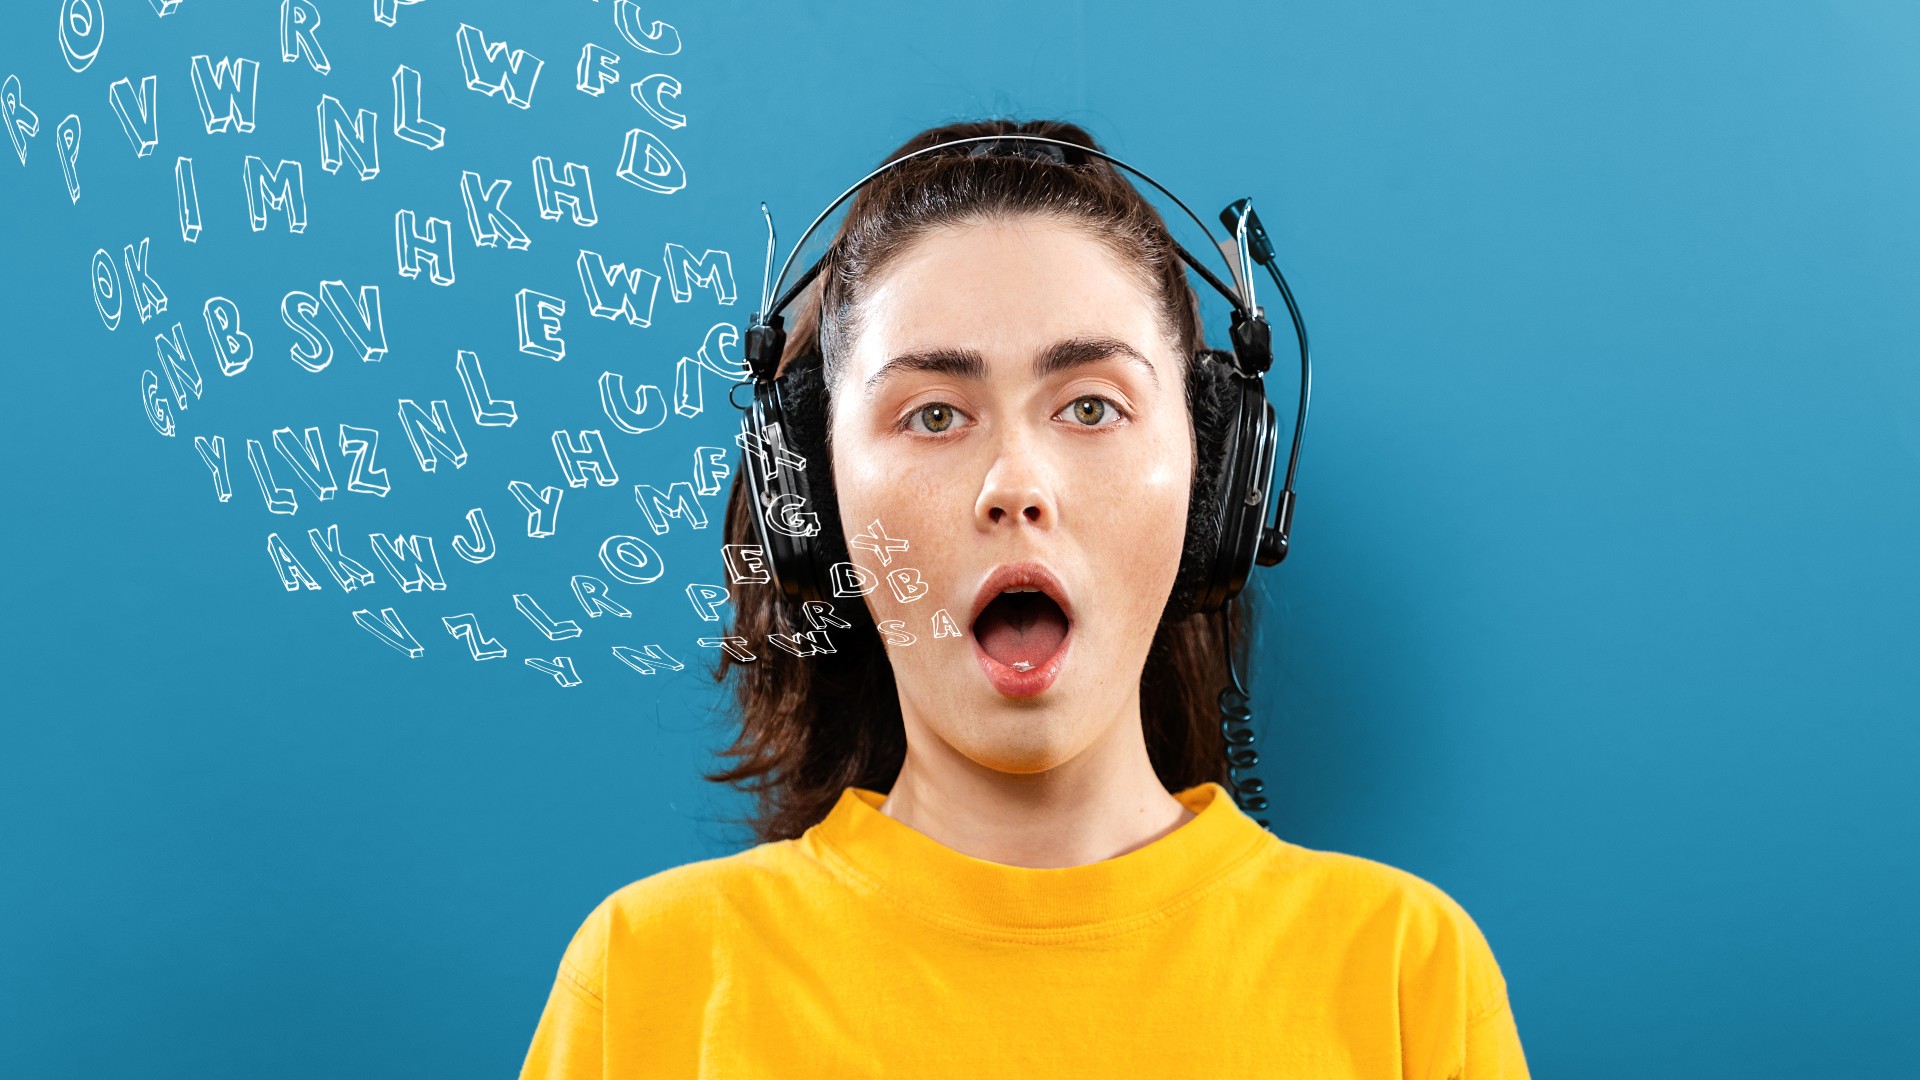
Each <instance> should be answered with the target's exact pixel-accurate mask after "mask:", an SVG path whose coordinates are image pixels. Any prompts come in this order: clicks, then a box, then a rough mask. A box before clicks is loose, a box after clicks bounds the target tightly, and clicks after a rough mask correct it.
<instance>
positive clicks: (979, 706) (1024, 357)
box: [830, 217, 1193, 831]
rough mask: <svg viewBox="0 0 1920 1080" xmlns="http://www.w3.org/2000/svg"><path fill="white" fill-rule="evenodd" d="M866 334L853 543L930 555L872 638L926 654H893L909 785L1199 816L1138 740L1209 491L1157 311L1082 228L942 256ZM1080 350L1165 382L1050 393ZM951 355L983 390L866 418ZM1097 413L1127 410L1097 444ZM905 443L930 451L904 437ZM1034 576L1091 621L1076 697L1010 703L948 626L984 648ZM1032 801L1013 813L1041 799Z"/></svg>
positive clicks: (901, 274)
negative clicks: (1060, 344) (997, 608)
mask: <svg viewBox="0 0 1920 1080" xmlns="http://www.w3.org/2000/svg"><path fill="white" fill-rule="evenodd" d="M859 315H860V319H859V321H858V323H857V325H856V326H855V327H854V328H853V329H854V336H853V337H852V339H851V340H850V341H848V342H847V344H846V349H847V352H846V355H845V356H843V357H841V358H840V359H841V362H842V365H843V367H842V370H841V371H840V372H839V374H838V381H837V382H836V384H835V386H834V389H833V396H832V401H833V406H832V416H831V418H830V423H831V425H832V430H833V449H832V453H833V467H834V472H835V477H836V489H837V493H838V496H839V501H840V519H841V524H842V527H843V528H845V529H846V531H847V535H849V536H851V535H855V534H857V533H859V532H861V531H863V530H864V529H865V528H866V527H867V525H868V524H869V523H870V522H872V521H873V520H874V519H876V518H878V519H879V520H880V521H881V522H882V523H883V525H884V526H885V528H886V530H887V532H888V533H889V534H890V535H893V536H896V537H903V538H905V539H906V540H907V541H909V543H910V544H911V545H912V546H911V548H910V550H909V551H908V552H906V553H905V554H904V555H901V556H896V557H895V564H894V565H895V566H901V565H904V566H911V567H914V568H916V569H918V570H919V571H920V574H921V577H922V578H923V580H924V581H925V582H926V584H927V586H928V587H929V589H930V590H931V591H930V592H929V594H928V595H927V596H925V597H923V598H922V599H920V600H917V601H914V602H912V603H909V604H902V603H899V602H898V601H897V600H895V598H894V596H893V595H892V592H891V590H890V589H889V588H888V587H887V586H886V584H885V583H884V581H883V582H882V584H881V585H880V586H879V587H878V588H877V589H875V590H874V591H873V592H872V593H871V594H869V595H868V597H867V603H868V606H869V608H870V609H871V610H872V612H873V616H874V618H875V619H901V620H904V621H905V622H906V624H907V629H908V630H909V631H910V632H912V633H913V634H914V636H915V637H916V638H917V639H918V640H917V641H916V643H915V644H913V645H909V646H904V647H896V646H888V649H887V654H888V658H889V659H890V660H891V662H892V664H893V670H894V677H895V682H896V683H897V685H898V688H899V693H900V702H901V711H902V714H903V717H904V720H905V724H906V731H907V739H908V746H909V749H908V764H907V767H906V768H905V769H904V770H903V772H902V783H905V782H907V781H908V780H909V778H911V777H914V776H917V777H918V782H919V783H920V784H921V785H923V786H924V787H925V788H926V789H931V788H936V787H937V788H942V789H945V790H947V791H948V792H950V794H949V796H948V797H949V798H953V799H959V798H963V797H972V796H971V795H967V796H963V795H961V794H960V793H959V791H957V790H955V789H964V790H966V791H969V792H971V793H973V794H977V795H979V796H980V798H982V799H987V800H990V799H991V798H992V796H991V795H990V794H984V793H987V792H991V791H997V790H1004V789H1006V788H1008V787H1010V786H1011V787H1013V788H1020V787H1022V785H1021V784H1020V783H1019V782H1018V781H1019V780H1020V779H1021V778H1025V779H1026V780H1028V781H1040V780H1044V781H1045V782H1047V783H1048V784H1050V785H1052V791H1051V793H1048V794H1044V795H1040V797H1042V798H1044V799H1049V800H1052V799H1060V800H1064V799H1066V798H1068V797H1069V793H1072V794H1073V796H1074V797H1077V798H1080V799H1081V800H1082V801H1085V800H1088V799H1093V800H1094V801H1096V802H1102V803H1104V804H1107V805H1108V806H1117V805H1120V804H1124V806H1125V808H1126V809H1127V810H1129V811H1132V812H1138V813H1149V814H1158V815H1160V817H1161V819H1163V820H1172V819H1173V818H1174V816H1175V815H1183V809H1182V808H1180V807H1178V805H1177V804H1175V803H1173V800H1172V799H1171V797H1170V796H1168V795H1167V794H1166V792H1165V791H1164V789H1162V788H1160V787H1159V785H1158V784H1157V783H1156V782H1154V780H1153V775H1152V772H1151V766H1150V765H1149V764H1148V761H1147V757H1146V753H1145V746H1144V739H1143V736H1142V733H1141V718H1140V696H1139V677H1140V672H1141V669H1142V667H1143V666H1144V664H1145V662H1146V654H1147V648H1148V646H1149V644H1150V643H1151V642H1152V639H1153V635H1154V630H1155V628H1156V626H1157V624H1158V622H1159V619H1160V614H1161V611H1162V610H1163V609H1164V608H1165V606H1166V600H1167V596H1168V593H1169V591H1170V590H1171V588H1172V585H1173V580H1174V576H1175V573H1176V571H1177V569H1178V565H1179V559H1180V551H1181V544H1182V541H1183V538H1184V534H1185V527H1186V518H1187V499H1188V492H1189V485H1190V483H1191V478H1192V472H1193V444H1192V438H1193V436H1192V427H1191V421H1190V419H1189V417H1188V414H1187V406H1186V401H1185V391H1184V386H1183V383H1182V377H1181V370H1182V366H1181V361H1180V358H1179V356H1178V353H1177V352H1176V350H1175V347H1174V345H1173V343H1172V342H1171V341H1169V340H1168V339H1167V333H1166V330H1165V328H1164V327H1163V326H1162V324H1161V322H1160V320H1159V318H1158V316H1157V314H1156V304H1155V303H1154V301H1153V298H1152V296H1151V295H1150V294H1149V292H1148V291H1147V289H1146V287H1145V286H1144V285H1143V284H1142V283H1141V282H1140V281H1138V280H1137V279H1136V277H1135V276H1133V274H1132V273H1131V272H1129V271H1128V270H1127V269H1126V268H1125V267H1123V266H1122V264H1120V263H1119V262H1118V261H1117V260H1116V258H1115V256H1114V255H1113V254H1112V253H1111V252H1109V251H1108V250H1107V248H1106V247H1105V246H1103V245H1102V244H1101V243H1100V242H1099V241H1097V240H1096V239H1094V238H1093V237H1091V236H1090V235H1088V234H1087V233H1086V232H1084V231H1083V230H1081V229H1080V228H1078V227H1077V226H1074V225H1071V224H1067V223H1061V222H1056V221H1051V220H1047V219H1042V218H1036V217H1025V218H1019V219H1015V220H1011V221H1007V220H1001V221H986V222H975V223H970V224H965V225H960V226H954V227H949V228H946V229H943V230H941V231H937V232H935V233H932V234H930V235H929V236H927V237H925V238H923V239H922V240H921V241H919V242H918V243H916V244H915V245H914V246H912V247H911V248H909V249H908V250H907V251H905V252H904V253H903V254H902V255H901V256H899V257H898V258H897V259H896V260H895V261H894V262H893V263H892V264H890V265H889V266H888V267H886V269H885V270H884V272H883V273H882V275H881V276H880V277H879V278H878V279H877V280H876V282H875V283H874V287H872V289H871V291H870V292H869V293H868V295H867V297H866V298H865V302H864V303H863V305H862V307H861V310H860V312H859ZM1076 336H1105V337H1112V338H1117V339H1119V340H1121V341H1124V342H1126V343H1128V344H1130V345H1132V346H1133V347H1134V348H1135V349H1137V350H1139V351H1140V352H1141V353H1143V354H1144V355H1145V356H1146V357H1147V359H1148V360H1149V361H1150V362H1151V364H1152V368H1153V373H1152V374H1149V372H1148V370H1147V369H1146V368H1144V367H1142V366H1140V365H1138V364H1135V363H1131V362H1128V361H1126V360H1124V359H1121V358H1111V359H1105V360H1101V361H1098V362H1096V363H1094V364H1090V365H1087V366H1084V367H1080V368H1076V369H1074V370H1070V371H1065V372H1060V373H1057V374H1054V375H1051V376H1047V377H1046V378H1044V379H1042V378H1039V377H1036V376H1035V375H1034V372H1033V363H1034V360H1035V358H1036V357H1037V356H1038V355H1039V354H1040V353H1041V352H1042V350H1044V349H1045V348H1046V347H1047V346H1049V345H1051V344H1053V343H1054V342H1056V341H1059V340H1061V339H1064V338H1069V337H1076ZM933 348H972V349H977V350H979V351H980V352H981V353H982V354H984V356H985V359H986V364H987V373H986V379H985V380H984V381H972V380H968V379H964V378H960V377H956V376H952V375H946V374H932V373H925V372H908V373H905V374H899V375H896V376H894V377H892V378H890V379H889V380H888V381H886V382H885V383H883V384H882V385H881V386H880V387H879V388H878V389H877V390H876V391H875V392H874V394H873V396H871V397H869V396H867V394H866V382H867V379H868V377H869V376H871V375H873V374H874V373H875V372H877V371H879V370H880V368H881V366H882V365H883V364H885V362H886V361H887V360H888V359H889V358H891V357H894V356H896V355H899V354H901V353H904V352H907V351H910V350H925V349H933ZM1156 375H1157V383H1156V380H1155V376H1156ZM1089 395H1094V396H1099V397H1103V398H1106V399H1108V401H1109V402H1110V404H1107V405H1105V406H1104V412H1103V413H1102V415H1101V417H1100V419H1099V420H1098V422H1097V423H1095V424H1094V425H1093V426H1091V427H1089V426H1086V424H1085V421H1084V420H1083V419H1082V416H1083V415H1084V414H1083V413H1082V411H1081V409H1079V408H1078V407H1076V402H1079V401H1081V400H1082V399H1084V398H1086V397H1087V396H1089ZM935 403H941V404H946V405H948V406H950V407H951V410H952V411H951V413H950V414H948V415H949V419H948V420H947V422H946V424H945V425H944V426H945V430H943V431H940V432H938V433H930V429H931V428H932V427H933V426H934V425H935V424H937V423H939V420H938V419H937V418H929V417H928V415H927V414H926V413H925V412H924V411H923V410H924V406H927V405H930V404H935ZM1116 406H1117V411H1116ZM1096 411H1098V410H1096ZM903 421H905V422H911V423H912V425H913V427H912V429H911V430H900V429H898V428H896V425H897V424H900V423H902V422H903ZM856 559H857V561H859V562H860V563H861V564H862V565H864V566H868V567H877V564H876V562H875V560H874V559H873V558H872V557H871V556H870V555H869V554H867V553H859V554H858V555H857V556H856ZM1024 559H1037V560H1039V561H1041V562H1043V563H1045V564H1046V565H1047V566H1049V567H1050V568H1051V569H1052V570H1053V571H1054V573H1055V574H1056V575H1058V576H1059V578H1060V580H1061V582H1062V583H1063V584H1064V585H1065V586H1066V589H1067V592H1068V595H1069V596H1070V597H1071V599H1072V602H1073V606H1074V613H1075V618H1074V622H1073V626H1072V632H1071V633H1072V640H1071V644H1070V648H1071V652H1070V654H1069V656H1068V659H1067V661H1066V665H1065V667H1064V669H1063V670H1062V672H1061V674H1060V677H1059V679H1058V680H1057V681H1056V682H1055V683H1054V684H1053V685H1052V686H1051V687H1050V688H1048V689H1047V690H1046V691H1045V692H1044V693H1042V694H1040V695H1038V696H1037V697H1033V698H1029V699H1011V698H1006V697H1004V696H1002V695H1001V694H1000V693H999V692H998V691H996V690H995V689H994V687H993V684H992V683H991V682H990V681H988V679H987V677H986V675H985V673H984V672H982V671H981V670H980V667H979V665H978V663H977V662H976V661H975V658H974V655H973V645H972V641H971V639H970V638H969V637H966V636H963V637H961V638H941V639H935V638H934V636H933V628H932V625H931V623H930V621H929V620H930V618H931V616H932V615H933V613H934V612H935V611H937V610H939V609H941V608H945V609H946V610H947V611H948V613H949V614H951V615H952V616H953V619H954V621H955V623H956V624H957V625H958V626H959V627H960V630H961V632H962V634H963V635H965V633H966V631H967V616H968V613H969V611H970V609H971V606H972V601H973V598H974V595H975V593H976V591H977V590H978V589H979V587H980V586H981V584H982V583H983V582H984V581H985V579H986V577H987V575H988V574H989V573H991V571H992V570H993V568H994V567H995V566H998V565H1000V564H1002V563H1011V562H1018V561H1021V560H1024ZM1143 776H1144V779H1143ZM1026 789H1027V790H1026V791H1025V794H1023V795H1020V796H1016V797H1014V798H1012V799H1010V800H1009V801H1007V802H1006V803H1005V804H1003V805H1005V806H1006V807H1009V808H1013V807H1017V806H1019V805H1020V800H1021V799H1029V800H1030V799H1031V798H1033V797H1035V796H1036V795H1039V794H1040V793H1037V792H1035V791H1033V790H1032V785H1031V783H1029V784H1028V785H1026ZM1096 792H1097V793H1098V795H1097V797H1096V796H1095V794H1094V793H1096ZM894 794H895V796H896V797H897V796H899V795H901V787H900V785H896V788H895V792H894ZM923 802H924V799H923ZM1008 812H1009V813H1011V812H1012V810H1011V809H1009V811H1008ZM1181 819H1182V820H1184V816H1182V818H1181ZM923 831H927V830H924V829H923Z"/></svg>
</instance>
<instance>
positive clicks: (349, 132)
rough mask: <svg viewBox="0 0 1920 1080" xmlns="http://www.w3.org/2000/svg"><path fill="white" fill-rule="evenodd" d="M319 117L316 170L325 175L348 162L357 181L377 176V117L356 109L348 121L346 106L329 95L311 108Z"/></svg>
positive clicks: (378, 120)
mask: <svg viewBox="0 0 1920 1080" xmlns="http://www.w3.org/2000/svg"><path fill="white" fill-rule="evenodd" d="M314 112H316V113H317V114H318V115H319V117H320V167H321V168H322V169H325V170H326V171H327V172H329V173H337V172H339V171H340V166H341V164H342V163H343V162H344V163H350V164H352V165H353V171H354V172H356V173H358V174H359V176H360V179H362V180H371V179H373V178H374V177H376V176H379V175H380V115H379V114H378V113H376V112H374V111H373V110H372V109H356V110H354V115H353V118H352V119H348V117H347V109H346V106H344V105H342V104H340V99H339V98H336V97H334V96H333V95H332V94H321V95H320V104H319V105H318V106H317V107H316V108H315V109H314Z"/></svg>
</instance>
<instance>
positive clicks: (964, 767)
mask: <svg viewBox="0 0 1920 1080" xmlns="http://www.w3.org/2000/svg"><path fill="white" fill-rule="evenodd" d="M902 704H903V708H902V715H903V719H904V721H905V723H906V732H907V755H906V760H905V762H904V763H903V764H902V766H901V768H900V775H899V777H898V778H896V779H895V780H894V782H893V787H892V790H891V791H889V792H888V794H887V798H886V800H885V801H883V802H882V803H881V804H880V812H881V813H883V814H885V815H887V816H888V817H891V818H893V819H895V820H897V821H899V822H900V823H901V824H904V825H906V826H908V827H909V828H912V829H913V830H914V831H916V832H919V833H921V834H923V835H925V836H927V837H930V838H931V839H933V840H936V841H938V842H940V843H941V844H943V845H945V846H947V847H949V848H952V849H953V850H955V851H958V852H960V853H962V854H964V855H971V856H973V857H974V858H977V859H985V860H987V861H989V862H996V863H1002V864H1005V865H1008V866H1024V867H1033V868H1059V867H1069V866H1083V865H1086V864H1088V863H1095V862H1100V861H1102V860H1104V859H1111V858H1115V857H1117V856H1120V855H1124V854H1126V853H1127V852H1129V851H1133V850H1134V849H1136V848H1140V847H1144V846H1146V845H1147V844H1150V843H1152V842H1153V841H1155V840H1157V839H1159V838H1160V837H1162V836H1165V835H1166V834H1168V833H1170V832H1172V831H1173V830H1174V829H1177V828H1179V827H1180V826H1181V825H1184V824H1186V822H1188V821H1189V820H1191V819H1192V818H1193V817H1194V814H1193V811H1191V810H1188V809H1187V808H1186V807H1185V806H1183V805H1181V803H1180V801H1179V800H1178V799H1175V798H1174V797H1173V796H1172V795H1171V794H1169V793H1168V792H1167V789H1166V788H1165V786H1163V785H1162V784H1161V783H1160V780H1159V777H1158V776H1156V775H1155V774H1154V771H1153V764H1152V761H1151V759H1149V757H1148V756H1147V746H1146V738H1145V735H1144V733H1143V731H1142V728H1141V723H1140V700H1139V696H1138V694H1137V693H1136V694H1135V695H1134V696H1133V698H1132V701H1131V703H1130V706H1129V707H1128V708H1127V709H1126V710H1125V712H1124V713H1123V714H1122V715H1121V716H1118V717H1115V718H1114V721H1113V722H1111V723H1109V724H1108V725H1107V732H1108V734H1107V735H1105V736H1102V737H1101V738H1100V739H1098V740H1096V741H1095V742H1094V743H1093V744H1092V745H1090V746H1088V747H1087V748H1086V749H1085V750H1083V751H1082V752H1081V753H1080V754H1079V755H1077V756H1075V757H1074V758H1073V759H1071V760H1069V761H1066V762H1062V763H1061V764H1059V765H1056V766H1053V767H1052V768H1048V769H1044V770H1041V771H1038V772H1030V773H1013V772H1006V771H1002V770H1000V769H995V768H990V767H988V766H985V765H982V764H980V763H979V762H978V761H976V760H974V759H973V758H971V757H968V756H967V755H966V754H964V753H962V752H961V751H960V750H958V749H957V748H955V747H954V746H953V745H952V744H950V743H948V742H946V741H945V740H943V739H941V738H940V737H939V735H937V734H936V733H935V732H934V731H933V730H932V729H931V728H929V727H928V726H927V725H926V724H924V723H919V722H917V721H916V718H915V716H914V715H913V713H912V711H911V710H910V709H908V708H905V707H904V706H905V703H904V702H903V703H902Z"/></svg>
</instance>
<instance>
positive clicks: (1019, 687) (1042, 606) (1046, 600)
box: [968, 562, 1073, 698]
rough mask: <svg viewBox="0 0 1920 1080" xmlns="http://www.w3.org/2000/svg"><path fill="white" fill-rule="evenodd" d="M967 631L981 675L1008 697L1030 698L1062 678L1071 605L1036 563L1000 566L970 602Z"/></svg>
mask: <svg viewBox="0 0 1920 1080" xmlns="http://www.w3.org/2000/svg"><path fill="white" fill-rule="evenodd" d="M973 610H974V614H973V621H972V622H971V623H970V624H969V625H968V631H969V634H970V636H971V637H972V638H973V646H974V655H975V658H976V659H978V660H979V662H980V670H981V671H982V672H984V673H985V674H986V676H987V680H988V681H989V682H991V683H992V684H993V687H994V689H995V690H998V691H999V692H1000V693H1001V694H1003V695H1005V696H1007V697H1014V698H1025V697H1033V696H1034V695H1036V694H1040V693H1042V692H1044V691H1045V690H1046V689H1047V688H1048V687H1050V686H1052V685H1053V683H1054V680H1056V679H1058V678H1059V677H1060V669H1061V667H1062V665H1063V664H1065V662H1066V656H1067V652H1068V649H1069V647H1070V646H1071V644H1072V636H1073V604H1072V602H1071V601H1070V600H1069V599H1067V593H1066V589H1065V587H1064V586H1062V585H1061V584H1060V579H1059V578H1057V577H1055V576H1054V575H1053V573H1052V571H1050V570H1048V569H1047V568H1046V567H1045V566H1044V565H1041V564H1040V563H1037V562H1025V563H1017V564H1014V565H1012V566H1002V567H999V568H998V569H996V570H995V571H994V572H993V574H992V575H990V576H989V577H988V578H987V580H986V582H985V583H984V584H983V585H982V586H981V589H980V592H979V594H978V595H977V596H976V597H975V600H974V609H973Z"/></svg>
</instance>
